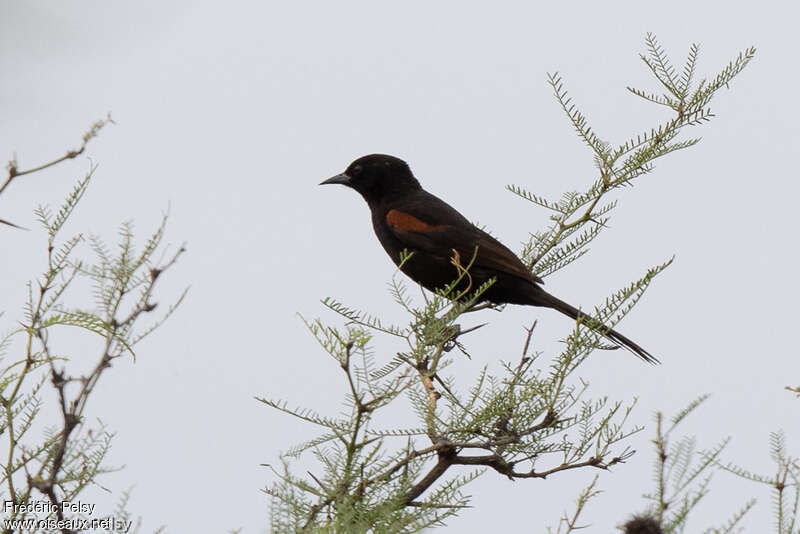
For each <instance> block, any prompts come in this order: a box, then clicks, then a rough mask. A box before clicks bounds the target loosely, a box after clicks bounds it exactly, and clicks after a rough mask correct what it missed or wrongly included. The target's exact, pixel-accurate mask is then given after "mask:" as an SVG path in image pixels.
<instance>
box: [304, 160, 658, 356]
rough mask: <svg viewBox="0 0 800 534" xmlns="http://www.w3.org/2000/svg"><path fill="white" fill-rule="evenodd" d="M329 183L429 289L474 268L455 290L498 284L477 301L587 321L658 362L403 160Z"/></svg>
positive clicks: (352, 171) (367, 166) (362, 165)
mask: <svg viewBox="0 0 800 534" xmlns="http://www.w3.org/2000/svg"><path fill="white" fill-rule="evenodd" d="M328 184H339V185H344V186H347V187H349V188H350V189H353V190H355V191H356V192H358V193H359V194H360V195H361V196H362V197H363V198H364V200H365V201H366V202H367V205H368V206H369V209H370V212H371V216H372V227H373V229H374V230H375V234H376V235H377V237H378V241H380V243H381V245H382V246H383V248H384V250H385V251H386V252H387V253H388V254H389V256H390V257H391V259H392V261H393V262H394V263H395V265H397V266H398V267H399V268H400V270H401V271H402V272H403V273H405V274H406V275H407V276H408V277H409V278H411V279H412V280H414V281H415V282H417V283H418V284H420V285H421V286H423V287H424V288H426V289H428V290H430V291H436V290H437V289H441V288H444V287H446V286H447V285H448V284H452V283H453V282H454V281H455V280H456V279H457V278H458V277H459V274H460V273H463V272H464V271H463V269H464V267H465V266H469V268H468V270H467V273H466V276H462V282H461V286H457V289H464V285H465V284H469V287H472V288H473V289H476V288H478V287H480V286H481V285H482V284H484V283H486V282H488V281H490V280H492V279H493V280H494V282H493V283H492V284H491V285H490V286H489V287H488V289H486V291H485V292H483V293H482V294H481V295H480V296H479V297H478V299H477V300H476V303H477V302H484V301H488V302H490V303H494V304H520V305H528V306H538V307H544V308H551V309H554V310H556V311H559V312H561V313H562V314H564V315H566V316H567V317H570V318H571V319H573V320H576V321H577V320H580V321H582V322H583V324H585V325H587V326H589V327H590V328H593V329H594V330H596V331H597V332H598V333H600V334H602V335H603V336H605V337H606V338H607V339H608V340H609V341H611V342H612V343H613V344H614V345H615V346H616V347H623V348H625V349H627V350H629V351H630V352H632V353H633V354H635V355H636V356H638V357H639V358H641V359H642V360H644V361H646V362H649V363H653V364H655V363H659V361H658V359H657V358H656V357H655V356H653V355H652V354H650V353H649V352H648V351H646V350H645V349H643V348H642V347H640V346H639V345H638V344H636V343H635V342H633V341H632V340H631V339H629V338H627V337H625V336H624V335H622V334H620V333H619V332H617V331H616V330H613V329H610V328H608V327H605V326H602V325H597V321H596V320H593V319H592V318H591V316H589V315H587V314H584V313H583V312H582V311H580V310H579V309H577V308H575V307H574V306H572V305H570V304H567V303H566V302H564V301H563V300H561V299H559V298H557V297H555V296H553V295H551V294H550V293H548V292H547V291H545V290H544V288H543V287H542V285H543V284H544V282H543V280H542V279H541V278H539V277H538V276H536V275H535V274H534V273H533V272H531V270H530V269H529V268H528V267H527V266H526V265H525V264H524V263H523V262H522V260H520V259H519V257H517V255H516V254H514V253H513V252H512V251H511V250H510V249H508V248H507V247H506V246H505V245H503V244H502V243H500V241H498V240H497V239H495V238H494V237H492V236H491V235H490V234H489V233H487V232H486V231H484V230H482V229H480V228H478V227H477V226H475V225H474V224H472V223H471V222H470V221H469V220H467V218H466V217H464V216H463V215H462V214H461V213H459V212H458V211H457V210H456V209H455V208H453V207H452V206H450V205H449V204H447V203H446V202H445V201H443V200H441V199H440V198H438V197H436V196H434V195H432V194H431V193H428V192H427V191H425V190H424V189H423V188H422V186H421V185H420V183H419V180H417V178H416V177H415V176H414V174H413V173H412V172H411V168H410V167H409V166H408V164H407V163H406V162H405V161H403V160H402V159H400V158H397V157H395V156H389V155H386V154H370V155H367V156H362V157H360V158H358V159H356V160H355V161H353V162H352V163H351V164H350V165H348V167H347V169H346V170H345V171H344V172H343V173H341V174H337V175H336V176H333V177H331V178H328V179H327V180H325V181H323V182H321V183H320V184H319V185H328ZM407 253H411V254H410V256H409V255H408V254H407ZM457 264H460V267H459V266H458V265H457ZM459 268H460V269H461V271H459ZM456 293H458V292H456ZM463 293H464V291H461V294H463ZM593 325H597V326H593Z"/></svg>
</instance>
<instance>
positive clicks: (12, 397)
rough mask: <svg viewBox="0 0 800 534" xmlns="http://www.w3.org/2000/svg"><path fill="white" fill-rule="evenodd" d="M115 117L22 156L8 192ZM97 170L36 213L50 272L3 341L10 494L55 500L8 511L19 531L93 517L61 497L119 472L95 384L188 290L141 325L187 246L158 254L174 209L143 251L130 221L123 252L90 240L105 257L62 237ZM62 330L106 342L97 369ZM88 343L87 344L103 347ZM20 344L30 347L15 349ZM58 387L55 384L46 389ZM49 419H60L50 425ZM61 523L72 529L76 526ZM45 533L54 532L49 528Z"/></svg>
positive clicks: (5, 478) (123, 516)
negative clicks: (86, 255) (88, 298)
mask: <svg viewBox="0 0 800 534" xmlns="http://www.w3.org/2000/svg"><path fill="white" fill-rule="evenodd" d="M109 122H111V120H110V118H108V119H106V120H105V121H99V122H98V123H95V124H94V125H93V126H92V128H91V129H90V131H89V132H87V134H86V135H84V138H83V144H82V145H81V148H80V149H78V150H74V151H70V152H68V153H67V156H64V157H62V158H59V159H57V160H55V161H53V162H50V163H47V164H44V165H41V166H39V167H36V168H33V169H29V170H26V171H20V170H18V169H17V168H16V162H14V161H12V162H11V163H10V164H9V177H8V179H7V181H6V182H5V184H4V185H3V186H2V188H0V193H1V192H2V191H3V190H4V189H5V188H6V187H7V186H8V184H9V183H11V181H12V180H13V179H15V178H18V177H20V176H23V175H26V174H29V173H32V172H35V171H38V170H42V169H45V168H48V167H50V166H52V165H54V164H56V163H59V162H61V161H64V160H66V159H71V158H74V157H76V156H77V155H78V154H80V153H82V152H83V150H84V148H85V145H86V143H87V142H88V141H89V140H90V139H92V138H93V137H94V136H96V135H97V132H98V131H99V129H100V128H102V127H103V126H104V125H105V124H107V123H109ZM96 168H97V167H96V166H91V167H90V168H89V170H88V172H87V173H86V175H85V176H84V177H83V178H82V179H80V180H79V181H78V183H77V184H76V186H75V187H74V189H73V190H72V191H71V192H70V193H69V194H68V195H67V198H66V199H65V201H64V203H63V204H62V206H61V207H60V208H59V209H58V210H57V211H56V212H53V211H52V210H51V209H50V208H49V207H48V206H39V207H37V208H36V209H35V210H34V214H35V216H36V218H37V220H38V221H39V223H40V225H41V226H42V228H43V229H44V233H45V236H46V242H45V243H44V245H45V247H43V248H45V251H46V265H45V266H44V270H43V272H42V274H41V276H39V277H38V278H37V279H36V280H34V281H31V282H29V283H28V298H27V301H26V302H25V303H24V306H23V314H22V315H23V317H22V319H21V320H20V321H19V323H18V324H19V326H18V327H16V328H14V329H12V330H11V331H10V332H8V333H6V334H4V335H3V337H2V338H0V436H3V438H4V439H3V441H2V442H0V443H2V446H3V447H4V448H5V451H4V453H3V455H2V457H3V460H2V466H3V469H2V473H0V501H10V502H11V503H13V504H16V505H26V504H30V503H31V502H33V501H42V500H44V501H47V502H48V503H49V505H50V506H49V507H44V508H43V509H41V511H37V510H38V509H37V508H35V507H32V506H20V507H13V508H12V509H11V512H10V514H6V515H5V516H4V519H5V520H6V521H5V522H4V523H3V525H2V527H0V528H2V529H3V530H2V531H3V532H11V531H16V527H15V526H14V525H15V524H16V525H24V524H25V523H22V522H25V521H28V522H34V523H36V522H45V523H36V524H37V525H42V524H53V523H54V522H55V521H61V522H64V521H77V520H81V519H86V517H85V516H83V515H81V514H74V515H71V514H70V513H69V512H66V511H65V510H64V509H63V508H62V506H61V503H63V502H65V501H75V500H77V498H78V496H79V495H80V494H81V492H83V490H84V489H86V488H87V487H88V486H89V485H93V484H98V480H99V479H100V478H101V477H102V475H103V474H105V473H107V472H109V471H111V470H113V468H112V467H109V466H108V465H107V464H106V457H107V454H108V451H109V448H110V446H111V442H112V439H113V436H114V435H113V433H112V432H110V431H109V430H108V429H107V427H106V426H105V425H104V424H103V423H102V422H97V423H92V422H90V419H89V417H88V411H87V410H88V409H87V406H88V404H89V400H90V398H91V397H92V393H93V391H94V388H95V386H96V385H97V383H98V381H99V380H100V379H101V377H102V376H103V375H104V373H105V371H106V370H108V369H109V368H110V367H111V364H112V362H114V361H115V360H117V359H119V358H122V357H124V356H131V357H132V356H134V347H135V345H136V344H137V343H139V342H140V341H141V340H142V339H143V338H144V337H145V336H146V335H148V334H149V333H150V332H152V331H153V330H154V329H155V328H157V327H158V326H159V325H161V324H162V323H163V321H164V320H165V319H166V318H168V317H169V316H170V315H171V314H172V312H173V311H174V310H175V308H176V306H177V305H179V304H180V302H181V301H182V300H183V298H184V297H185V295H186V291H184V292H183V293H182V294H181V295H179V296H178V298H177V300H176V302H175V303H174V304H173V305H171V306H169V307H168V308H167V310H166V311H165V312H164V313H163V314H161V318H158V319H155V320H153V321H152V322H151V323H150V324H149V325H142V324H141V323H142V322H143V321H142V320H143V319H145V318H146V317H148V316H150V315H151V314H152V312H153V311H154V310H155V309H156V306H157V305H156V303H155V302H153V297H154V288H155V285H156V281H157V280H158V279H159V278H160V277H161V275H162V274H163V272H164V271H165V270H166V269H169V268H170V267H171V266H172V265H173V264H174V263H175V262H176V261H177V259H178V257H179V256H180V254H181V253H182V252H183V247H181V248H180V249H179V250H178V251H177V252H175V253H174V255H173V257H172V258H171V259H170V260H169V261H167V262H165V263H163V262H160V261H159V260H156V259H155V258H156V252H157V251H158V250H160V248H161V241H162V239H163V236H164V227H165V224H166V216H165V217H164V218H163V220H162V221H161V224H160V225H159V226H158V228H157V229H156V231H155V232H154V233H153V234H152V235H151V236H150V237H149V238H148V239H147V240H146V241H145V243H144V244H143V246H142V247H141V249H140V250H137V249H136V247H135V240H134V235H133V229H132V224H131V223H123V224H122V226H121V227H120V232H119V242H118V245H117V248H116V249H115V250H112V249H111V248H109V247H108V246H107V245H105V243H103V241H102V240H100V238H98V237H90V238H89V239H88V244H89V246H90V248H91V249H92V250H93V251H94V253H95V256H96V259H95V260H84V259H79V258H78V255H79V252H80V251H81V250H82V246H85V245H86V244H87V239H86V238H85V237H84V236H83V234H78V235H75V236H72V237H66V238H63V237H62V234H63V232H64V227H65V225H66V224H67V222H68V221H69V219H70V216H71V215H72V214H73V213H74V212H75V210H76V209H77V207H78V204H79V203H80V201H81V199H82V198H83V197H84V194H85V192H86V190H87V188H88V186H89V184H90V182H91V178H92V176H93V175H94V173H95V171H96ZM11 226H15V225H11ZM8 267H13V264H11V265H8ZM81 284H83V285H84V287H82V286H81ZM90 285H91V287H92V293H93V295H94V301H95V302H94V306H91V307H86V306H82V307H76V306H72V305H71V304H70V303H71V302H75V301H80V296H81V291H82V290H84V289H85V288H86V287H88V286H90ZM61 327H70V328H73V329H78V330H79V331H82V332H84V333H86V334H87V336H91V337H94V338H95V339H96V340H97V341H99V343H95V345H97V346H98V350H97V352H98V354H97V356H96V358H95V360H94V361H90V362H88V363H91V365H90V366H89V368H88V370H87V369H86V365H87V361H86V359H85V358H81V360H83V361H80V362H73V361H72V358H71V357H70V356H69V355H67V354H64V353H62V352H59V351H57V349H56V348H55V347H56V346H58V345H59V343H58V341H59V340H60V339H61V336H60V332H62V331H63V328H61ZM88 341H89V340H87V343H86V347H92V346H94V345H92V344H90V343H89V342H88ZM15 342H16V343H15ZM18 349H21V352H22V354H21V355H19V356H14V354H15V353H16V350H18ZM87 350H88V348H87ZM82 356H84V357H86V356H89V353H86V354H82ZM81 369H82V370H81ZM50 386H52V388H53V391H51V392H46V389H47V388H48V387H50ZM45 421H47V422H49V423H50V425H51V426H47V427H45V426H44V425H45ZM53 422H56V424H55V425H53ZM37 433H39V434H40V436H37ZM126 502H127V497H125V496H123V500H122V501H120V507H121V508H120V509H118V511H117V512H118V513H117V516H116V519H118V520H119V521H123V522H125V523H126V525H128V528H129V527H130V525H129V524H128V523H127V522H128V521H129V519H128V515H127V512H125V513H123V511H124V508H125V503H126ZM28 524H31V523H28ZM62 524H69V523H62ZM73 524H79V523H73ZM131 524H132V522H131ZM20 528H23V527H20ZM25 528H27V527H25ZM124 528H125V527H123V529H124ZM57 530H58V531H60V532H68V531H71V529H69V528H67V527H63V528H62V527H59V528H58V529H57ZM36 531H45V530H42V527H41V526H39V527H36ZM48 531H49V530H48Z"/></svg>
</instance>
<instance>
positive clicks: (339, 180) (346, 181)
mask: <svg viewBox="0 0 800 534" xmlns="http://www.w3.org/2000/svg"><path fill="white" fill-rule="evenodd" d="M326 184H342V185H350V177H349V176H347V175H346V174H345V173H342V174H337V175H336V176H333V177H331V178H328V179H327V180H325V181H324V182H320V184H319V185H326Z"/></svg>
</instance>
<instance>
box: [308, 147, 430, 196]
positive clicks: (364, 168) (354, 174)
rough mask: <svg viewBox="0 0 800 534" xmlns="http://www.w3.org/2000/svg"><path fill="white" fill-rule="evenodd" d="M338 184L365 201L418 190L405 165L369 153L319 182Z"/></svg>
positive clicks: (394, 158) (382, 155)
mask: <svg viewBox="0 0 800 534" xmlns="http://www.w3.org/2000/svg"><path fill="white" fill-rule="evenodd" d="M325 184H341V185H346V186H347V187H349V188H351V189H355V190H356V191H358V192H359V193H360V194H361V196H362V197H364V200H366V201H367V203H371V202H377V201H380V200H382V199H386V198H389V197H393V196H396V195H403V194H406V193H408V192H409V191H413V190H416V189H420V185H419V182H418V181H417V179H416V178H414V175H413V174H412V173H411V169H410V168H409V167H408V164H407V163H406V162H405V161H403V160H402V159H400V158H396V157H394V156H387V155H384V154H370V155H369V156H363V157H360V158H358V159H357V160H355V161H354V162H353V163H351V164H350V165H349V166H348V167H347V170H345V171H344V172H343V173H342V174H337V175H336V176H334V177H332V178H328V179H327V180H325V181H324V182H322V183H321V184H320V185H325Z"/></svg>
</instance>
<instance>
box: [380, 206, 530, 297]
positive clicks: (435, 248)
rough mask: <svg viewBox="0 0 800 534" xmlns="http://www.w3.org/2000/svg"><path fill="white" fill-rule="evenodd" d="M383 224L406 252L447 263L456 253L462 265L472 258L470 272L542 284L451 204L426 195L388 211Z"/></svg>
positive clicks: (515, 258) (499, 244)
mask: <svg viewBox="0 0 800 534" xmlns="http://www.w3.org/2000/svg"><path fill="white" fill-rule="evenodd" d="M386 223H387V226H388V228H389V231H390V232H392V234H393V235H394V236H395V237H396V238H397V239H398V240H399V241H400V242H401V243H402V245H403V246H404V247H406V248H408V249H409V250H416V251H418V252H419V253H423V254H428V255H431V256H434V257H436V258H437V259H440V260H441V261H443V262H448V263H449V261H450V259H451V258H452V257H453V251H454V250H455V251H457V252H458V254H459V256H460V261H461V264H462V265H464V266H466V265H468V264H469V263H470V261H472V258H473V256H474V257H475V259H474V261H473V262H472V268H473V269H480V270H482V271H486V272H489V273H493V272H495V273H497V274H501V273H503V274H509V275H512V276H516V277H518V278H522V279H523V280H530V281H531V282H535V283H542V280H541V279H540V278H539V277H538V276H536V275H534V274H533V273H531V271H530V270H529V269H528V268H527V267H525V264H523V263H522V261H520V259H519V258H518V257H517V256H516V254H514V253H513V252H512V251H511V250H509V249H508V248H507V247H506V246H505V245H503V244H502V243H500V242H499V241H498V240H497V239H495V238H494V237H492V236H491V235H489V234H488V233H486V232H484V231H483V230H481V229H480V228H478V227H476V226H475V225H474V224H472V223H471V222H469V221H468V220H467V219H466V218H464V216H463V215H461V214H460V213H459V212H458V211H456V210H455V209H454V208H452V207H451V206H450V205H448V204H447V203H445V202H444V201H442V200H440V199H438V198H436V197H434V196H433V195H430V194H428V193H425V196H424V197H421V198H420V197H417V198H415V199H413V201H412V202H405V203H402V204H400V205H398V206H397V207H396V208H394V209H391V210H389V211H388V212H387V214H386ZM476 248H477V253H476Z"/></svg>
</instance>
